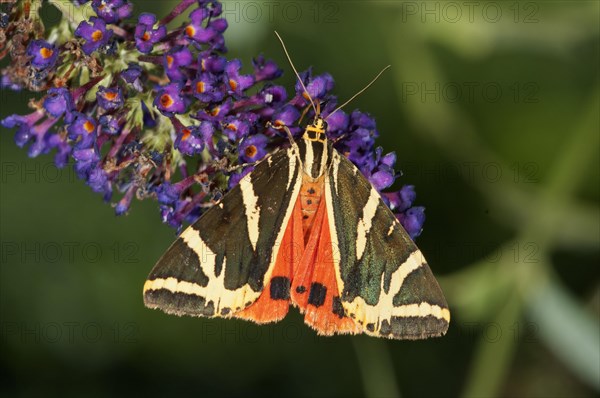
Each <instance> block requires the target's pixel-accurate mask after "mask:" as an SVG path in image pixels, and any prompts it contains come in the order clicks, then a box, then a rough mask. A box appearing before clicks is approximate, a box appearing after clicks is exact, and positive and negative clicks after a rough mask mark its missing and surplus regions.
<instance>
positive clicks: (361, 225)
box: [356, 187, 379, 261]
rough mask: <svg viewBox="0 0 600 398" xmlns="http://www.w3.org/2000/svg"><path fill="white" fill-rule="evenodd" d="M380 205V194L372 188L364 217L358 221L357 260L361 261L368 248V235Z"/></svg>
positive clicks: (364, 208) (364, 209)
mask: <svg viewBox="0 0 600 398" xmlns="http://www.w3.org/2000/svg"><path fill="white" fill-rule="evenodd" d="M378 205H379V192H377V190H375V188H373V187H371V193H370V195H369V199H368V200H367V203H366V204H365V206H364V207H363V216H362V218H361V219H359V220H358V225H357V226H356V260H357V261H358V260H360V259H361V258H362V256H363V254H364V252H365V249H366V247H367V234H368V233H369V231H370V230H371V226H372V223H373V218H374V217H375V213H376V212H377V206H378Z"/></svg>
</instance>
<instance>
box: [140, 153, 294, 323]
mask: <svg viewBox="0 0 600 398" xmlns="http://www.w3.org/2000/svg"><path fill="white" fill-rule="evenodd" d="M299 169H300V167H299V164H298V161H297V154H296V148H295V146H294V147H292V148H290V149H288V150H281V151H278V152H276V153H274V154H273V155H271V156H270V157H268V158H266V159H264V160H263V161H261V162H260V163H259V164H258V165H257V166H256V168H255V169H254V170H253V171H252V172H251V173H250V174H248V175H247V176H246V177H244V178H243V179H242V180H241V181H240V184H239V185H237V186H236V187H234V188H233V189H232V190H231V191H230V192H228V193H227V194H226V195H225V196H224V197H223V199H222V200H221V201H220V202H219V203H218V204H216V205H214V206H213V207H211V208H210V209H209V210H207V211H206V213H205V214H203V215H202V216H201V217H200V218H199V219H198V220H197V221H196V222H195V223H194V224H192V225H191V226H189V227H188V228H187V229H186V230H185V231H183V233H181V235H180V236H179V237H178V238H177V240H176V241H175V242H174V243H173V244H172V245H171V247H170V248H169V249H168V250H167V251H166V253H165V254H164V255H163V256H162V257H161V258H160V259H159V260H158V262H157V263H156V265H155V266H154V268H153V269H152V271H151V272H150V275H149V276H148V279H147V281H146V283H145V284H144V303H145V305H146V306H147V307H149V308H159V309H161V310H163V311H164V312H167V313H170V314H176V315H193V316H222V317H230V316H233V315H235V313H236V312H239V311H241V310H243V309H244V308H246V307H248V306H249V305H251V304H252V303H253V302H254V301H256V300H257V298H258V297H259V296H260V293H261V291H262V290H263V288H264V286H265V283H266V282H267V281H269V280H270V277H271V273H272V271H273V268H274V263H275V259H276V258H277V252H278V249H279V247H280V243H281V240H282V238H283V235H284V232H285V225H286V224H287V222H288V220H289V218H290V216H291V213H292V209H293V207H294V206H293V205H294V203H295V201H296V198H297V196H298V192H299V189H300V184H301V178H298V173H299V172H300V170H299Z"/></svg>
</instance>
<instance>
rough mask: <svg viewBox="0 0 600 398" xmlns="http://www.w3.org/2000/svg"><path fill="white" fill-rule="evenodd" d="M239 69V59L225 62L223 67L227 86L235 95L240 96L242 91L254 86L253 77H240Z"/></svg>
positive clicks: (240, 63)
mask: <svg viewBox="0 0 600 398" xmlns="http://www.w3.org/2000/svg"><path fill="white" fill-rule="evenodd" d="M241 67H242V62H241V61H240V60H239V59H234V60H232V61H229V62H227V66H225V74H226V75H227V77H226V79H227V85H228V86H229V88H230V89H231V91H232V92H233V93H235V94H237V95H242V93H243V91H244V90H246V89H247V88H248V87H250V86H252V85H253V84H254V77H252V76H251V75H240V68H241Z"/></svg>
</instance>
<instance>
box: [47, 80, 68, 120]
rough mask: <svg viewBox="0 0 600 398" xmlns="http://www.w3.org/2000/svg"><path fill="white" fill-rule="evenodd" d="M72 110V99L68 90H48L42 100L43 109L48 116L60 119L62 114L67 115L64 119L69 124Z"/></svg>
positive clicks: (62, 88) (61, 88)
mask: <svg viewBox="0 0 600 398" xmlns="http://www.w3.org/2000/svg"><path fill="white" fill-rule="evenodd" d="M74 108H75V105H74V103H73V97H72V96H71V92H70V91H69V90H67V89H66V88H64V87H60V88H51V89H50V90H48V95H47V96H46V98H45V99H44V109H45V110H46V112H48V114H50V115H52V116H54V117H61V116H62V115H63V114H64V113H67V116H66V117H65V119H67V120H66V121H67V123H69V122H70V121H71V120H70V119H71V117H70V114H71V112H72V111H73V109H74Z"/></svg>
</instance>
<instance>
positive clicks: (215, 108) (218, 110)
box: [209, 106, 221, 116]
mask: <svg viewBox="0 0 600 398" xmlns="http://www.w3.org/2000/svg"><path fill="white" fill-rule="evenodd" d="M220 111H221V108H219V107H218V106H215V107H214V108H212V109H211V110H210V112H209V113H210V115H211V116H217V115H218V114H219V112H220Z"/></svg>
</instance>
